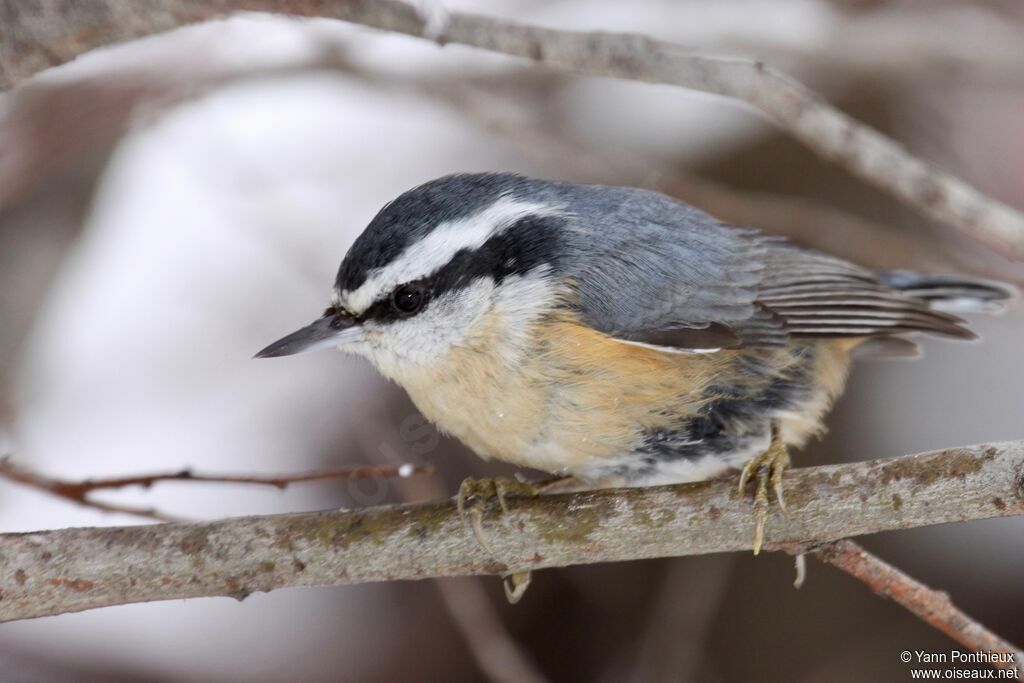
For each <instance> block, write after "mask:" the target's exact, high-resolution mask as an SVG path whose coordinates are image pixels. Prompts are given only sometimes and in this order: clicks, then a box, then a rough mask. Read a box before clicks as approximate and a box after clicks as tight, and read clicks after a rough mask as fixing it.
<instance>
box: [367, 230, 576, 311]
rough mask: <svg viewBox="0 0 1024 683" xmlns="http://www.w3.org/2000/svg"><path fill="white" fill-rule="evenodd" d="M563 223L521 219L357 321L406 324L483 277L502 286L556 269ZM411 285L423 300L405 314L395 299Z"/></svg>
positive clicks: (374, 306) (389, 297)
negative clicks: (541, 270)
mask: <svg viewBox="0 0 1024 683" xmlns="http://www.w3.org/2000/svg"><path fill="white" fill-rule="evenodd" d="M565 220H566V219H564V218H561V217H559V216H537V215H534V216H527V217H525V218H521V219H520V220H518V221H517V222H516V223H515V224H513V225H512V226H510V227H508V228H507V229H505V230H503V231H502V232H500V233H498V234H497V235H493V236H492V237H491V238H490V239H488V240H487V241H486V242H484V244H482V245H481V246H480V247H478V248H476V249H462V250H460V251H458V252H456V253H455V255H454V256H452V258H451V260H450V261H449V262H448V263H447V264H445V265H444V266H443V267H441V268H440V269H439V270H438V271H437V272H435V273H434V274H433V275H431V276H429V277H427V278H424V279H423V280H418V281H414V282H408V283H404V284H402V285H400V286H398V287H396V288H395V289H394V290H392V291H391V292H388V294H387V296H383V297H381V298H380V299H378V300H377V301H376V302H374V303H373V304H372V305H371V306H370V307H369V308H368V309H366V311H364V312H363V314H362V315H360V316H359V319H360V321H363V320H374V321H377V322H391V321H395V320H402V319H405V318H409V317H412V316H414V315H416V314H417V313H419V312H421V311H423V310H424V309H426V308H427V307H428V306H429V304H430V301H432V300H433V299H437V298H439V297H441V296H443V295H445V294H447V293H449V292H452V291H456V290H459V289H465V288H466V287H468V286H470V285H471V284H472V283H473V282H475V281H476V280H478V279H480V278H489V279H492V280H494V282H495V283H496V284H498V285H500V284H501V283H502V282H503V281H504V280H505V278H507V277H510V276H514V275H525V274H526V273H529V272H530V271H532V270H533V269H535V268H537V267H538V266H540V265H548V266H551V267H552V268H555V269H557V266H558V255H559V253H560V244H561V243H560V235H561V229H562V226H563V224H564V222H565ZM407 287H409V288H415V289H416V290H417V291H418V292H419V293H420V297H421V300H420V302H419V305H418V306H417V307H415V310H410V311H404V310H402V309H400V308H398V307H397V306H396V305H395V295H396V294H397V293H398V292H400V291H401V290H402V289H403V288H407Z"/></svg>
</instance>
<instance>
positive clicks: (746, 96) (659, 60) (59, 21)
mask: <svg viewBox="0 0 1024 683" xmlns="http://www.w3.org/2000/svg"><path fill="white" fill-rule="evenodd" d="M58 5H59V6H60V7H64V3H58V2H57V0H16V1H15V0H6V2H5V4H3V5H0V9H2V12H0V18H2V19H3V20H2V21H0V87H11V86H13V85H15V84H16V83H17V82H19V81H21V80H23V79H25V78H27V77H28V76H30V75H32V74H34V73H36V72H38V71H40V70H42V69H44V68H46V67H47V66H52V65H55V64H61V63H63V62H66V61H69V60H71V59H73V58H74V57H76V56H78V55H80V54H82V53H84V52H86V51H88V50H90V49H94V48H97V47H102V46H105V45H110V44H114V43H118V42H123V41H126V40H131V39H133V38H139V37H142V36H147V35H151V34H154V33H159V32H163V31H168V30H171V29H173V28H177V27H179V26H183V25H186V24H191V23H196V22H201V21H206V20H209V19H214V18H219V17H222V16H224V15H227V14H230V13H232V12H237V11H244V10H252V11H263V12H277V13H281V14H288V15H294V16H306V17H328V18H335V19H341V20H344V21H350V22H353V23H358V24H363V25H365V26H370V27H373V28H378V29H383V30H387V31H394V32H398V33H404V34H407V35H410V36H416V37H420V38H427V39H430V40H435V41H437V42H438V43H440V44H445V43H458V44H462V45H468V46H472V47H477V48H481V49H484V50H489V51H492V52H498V53H501V54H505V55H509V56H513V57H522V58H526V59H531V60H533V61H535V62H538V63H540V64H543V65H544V66H547V67H549V68H553V69H557V70H560V71H565V72H568V73H573V74H578V75H584V76H605V77H611V78H623V79H629V80H635V81H642V82H647V83H662V84H668V85H675V86H680V87H683V88H689V89H691V90H698V91H702V92H707V93H713V94H716V95H724V96H726V97H731V98H735V99H738V100H740V101H743V102H746V103H748V104H750V105H752V106H754V107H756V108H757V109H759V110H760V111H761V112H762V113H764V114H765V115H766V116H768V118H770V119H771V120H772V121H773V122H774V123H775V124H776V125H777V126H778V127H779V128H780V129H781V130H783V131H785V132H787V133H789V134H790V135H792V136H793V137H794V138H795V139H797V140H799V141H800V142H802V143H803V144H805V145H806V146H807V147H808V148H810V149H812V150H813V151H815V152H817V153H818V154H819V155H821V156H822V157H824V158H826V159H830V160H832V161H834V162H835V163H837V164H839V165H841V166H843V167H844V168H846V169H847V170H849V171H850V172H851V173H853V174H855V175H857V176H858V177H860V178H861V179H862V180H865V181H866V182H868V183H871V184H872V185H874V186H875V187H877V188H878V189H880V190H882V191H884V192H888V193H889V194H891V195H892V196H894V197H896V198H897V199H899V200H901V201H903V202H904V203H905V204H907V205H908V206H911V207H913V208H915V209H916V210H918V211H919V212H921V213H922V214H924V215H926V216H929V217H931V218H933V219H935V220H939V221H942V222H945V223H947V224H949V225H951V226H953V227H955V228H957V229H959V230H961V231H963V232H965V233H966V234H968V235H971V236H972V237H974V238H975V239H977V240H979V241H981V242H983V243H985V244H987V245H988V246H990V247H991V248H993V249H995V250H997V251H999V252H1001V253H1003V254H1004V255H1006V256H1008V257H1010V258H1013V259H1018V260H1024V216H1022V215H1021V213H1020V212H1018V211H1016V210H1014V209H1012V208H1011V207H1009V206H1007V205H1005V204H1002V203H1000V202H998V201H995V200H993V199H991V198H989V197H986V196H985V195H983V194H982V193H980V192H978V191H977V190H976V189H975V188H973V187H971V186H970V185H968V184H967V183H965V182H963V181H961V180H960V179H958V178H956V177H955V176H953V175H951V174H949V173H946V172H944V171H942V170H940V169H938V168H936V167H934V166H932V165H930V164H928V163H926V162H924V161H923V160H921V159H918V158H916V157H914V156H913V155H911V154H910V153H909V152H908V151H907V150H906V149H905V148H904V147H903V146H902V145H900V144H899V143H897V142H896V141H894V140H892V139H891V138H889V137H887V136H885V135H882V134H881V133H879V132H878V131H876V130H874V129H872V128H870V127H868V126H865V125H862V124H860V123H858V122H857V121H855V120H854V119H852V118H851V117H849V116H847V115H846V114H844V113H842V112H840V111H839V110H838V109H836V108H835V107H832V106H831V105H829V104H828V103H827V102H825V101H824V100H823V99H822V98H821V97H819V96H818V95H817V94H816V93H814V92H813V91H811V90H809V89H808V88H806V87H805V86H803V85H801V84H800V83H798V82H797V81H795V80H793V79H792V78H790V77H788V76H786V75H785V74H782V73H780V72H778V71H775V70H773V69H771V68H769V67H766V66H765V65H764V64H763V63H761V62H757V61H752V60H746V59H725V58H718V57H706V56H700V55H694V54H691V53H690V52H688V51H687V50H686V48H684V47H683V46H681V45H677V44H674V43H668V42H664V41H658V40H654V39H652V38H650V37H647V36H643V35H636V34H625V33H601V32H579V31H561V30H554V29H546V28H540V27H537V26H530V25H527V24H520V23H516V22H512V21H507V20H504V19H498V18H495V17H488V16H482V15H477V14H469V13H462V12H451V13H447V12H441V11H438V12H435V13H434V16H432V17H430V18H429V19H428V18H425V17H424V15H423V13H421V12H420V11H419V10H418V9H417V8H416V7H414V6H412V5H410V4H407V3H405V2H402V1H401V0H374V1H373V2H370V1H367V0H145V1H143V0H135V1H131V2H126V1H125V0H92V1H91V2H88V3H78V4H77V5H75V6H74V11H67V12H60V11H58Z"/></svg>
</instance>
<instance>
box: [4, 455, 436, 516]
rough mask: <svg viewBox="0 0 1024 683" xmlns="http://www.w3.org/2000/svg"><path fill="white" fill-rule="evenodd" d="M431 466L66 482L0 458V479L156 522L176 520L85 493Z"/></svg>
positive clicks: (289, 480)
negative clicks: (168, 483)
mask: <svg viewBox="0 0 1024 683" xmlns="http://www.w3.org/2000/svg"><path fill="white" fill-rule="evenodd" d="M431 473H433V467H431V466H424V465H412V464H406V465H400V466H398V467H390V466H374V467H338V468H335V469H329V470H314V471H311V472H295V473H288V474H272V475H253V474H195V473H194V472H192V470H190V469H184V470H179V471H178V472H160V473H156V474H141V475H133V476H129V477H113V478H110V479H84V480H81V481H70V480H67V479H58V478H56V477H49V476H46V475H44V474H40V473H38V472H34V471H32V470H30V469H28V468H26V467H22V466H20V465H15V464H14V462H13V461H12V460H11V459H10V458H9V457H3V458H0V478H2V479H7V480H8V481H12V482H15V483H18V484H22V485H24V486H28V487H31V488H34V489H38V490H40V491H45V492H46V493H49V494H52V495H54V496H57V497H59V498H64V499H66V500H70V501H72V502H74V503H78V504H79V505H84V506H86V507H92V508H96V509H98V510H102V511H104V512H120V513H123V514H128V515H136V516H138V517H145V518H147V519H152V520H156V521H158V522H173V521H179V520H178V519H177V518H175V517H172V516H171V515H167V514H164V513H162V512H159V511H157V510H154V509H153V508H140V507H135V506H130V505H122V504H120V503H104V502H102V501H98V500H95V499H94V498H92V497H91V496H90V495H89V494H91V493H93V492H94V491H103V490H110V489H123V488H127V487H129V486H141V487H143V488H149V487H151V486H152V485H153V484H156V483H159V482H162V481H196V482H213V483H219V484H257V485H262V486H273V487H274V488H278V489H284V488H287V487H288V486H289V485H291V484H298V483H303V482H311V481H324V480H328V479H374V478H382V477H409V476H412V475H414V474H431Z"/></svg>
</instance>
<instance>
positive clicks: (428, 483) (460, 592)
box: [367, 426, 547, 683]
mask: <svg viewBox="0 0 1024 683" xmlns="http://www.w3.org/2000/svg"><path fill="white" fill-rule="evenodd" d="M382 429H383V431H384V433H385V434H389V435H391V436H394V437H395V439H394V443H395V444H398V447H397V448H395V446H394V445H390V444H389V446H388V447H387V448H382V447H377V448H372V449H367V455H368V456H371V457H377V458H378V459H383V458H388V459H394V458H399V457H400V458H402V459H403V460H409V461H412V460H415V456H416V454H415V453H408V452H404V451H406V450H407V449H406V446H407V445H408V444H407V440H406V439H403V438H402V436H401V434H400V433H398V432H397V431H394V430H392V429H391V428H389V427H386V426H385V427H383V428H382ZM377 434H378V435H379V434H380V431H378V432H377ZM383 438H387V436H385V437H383ZM384 443H386V442H384ZM400 494H401V496H402V499H403V500H405V501H406V502H409V501H410V500H415V499H420V500H423V499H436V498H440V497H442V496H444V490H443V489H442V487H441V485H440V484H439V482H438V481H437V479H435V478H430V479H427V478H420V479H417V480H415V481H409V482H407V483H406V486H404V487H402V490H400ZM431 583H432V584H433V586H434V588H436V589H437V593H438V596H439V597H440V599H441V602H442V603H443V604H444V607H445V610H446V611H447V612H448V616H449V617H450V618H451V620H452V623H453V624H454V625H455V628H456V629H458V631H459V633H460V634H461V635H462V638H463V640H465V641H466V645H467V646H468V648H469V653H470V655H471V656H472V657H473V661H474V662H476V665H477V667H479V669H480V671H481V672H483V674H484V675H485V676H486V677H487V680H489V681H492V682H493V683H546V681H547V678H546V677H545V676H544V674H543V672H542V671H541V670H540V668H539V667H538V666H537V663H536V662H535V661H534V659H533V657H531V656H530V654H529V653H528V652H526V651H525V650H524V649H523V647H522V646H521V645H520V644H519V643H518V642H517V641H516V639H515V637H514V636H513V635H512V634H511V633H509V630H508V628H506V626H505V624H504V622H503V621H502V619H501V615H500V614H499V613H498V610H497V608H496V607H495V605H494V603H493V602H492V601H491V599H490V597H488V595H487V591H486V590H485V589H484V586H483V580H482V579H480V578H477V577H474V576H467V577H462V578H458V579H436V580H434V581H432V582H431Z"/></svg>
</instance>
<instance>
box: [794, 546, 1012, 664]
mask: <svg viewBox="0 0 1024 683" xmlns="http://www.w3.org/2000/svg"><path fill="white" fill-rule="evenodd" d="M814 554H815V555H816V556H817V557H818V558H820V559H821V560H822V561H824V562H827V563H829V564H831V565H833V566H835V567H838V568H839V569H842V570H843V571H844V572H846V573H847V574H849V575H850V576H853V577H855V578H857V579H860V580H861V581H863V582H864V583H865V584H866V585H867V586H868V588H870V589H871V590H872V591H874V592H875V593H876V594H877V595H881V596H882V597H886V598H891V599H892V600H895V601H896V602H898V603H899V604H900V605H902V606H903V607H905V608H907V609H908V610H910V611H911V612H912V613H914V614H915V615H917V616H918V617H920V618H921V619H922V620H923V621H924V622H926V623H928V624H931V625H932V626H934V627H935V628H936V629H938V630H940V631H942V632H943V633H945V634H946V635H947V636H949V637H950V638H952V639H953V640H956V641H957V642H958V643H960V644H961V645H963V646H964V647H967V648H970V649H971V650H973V651H975V652H983V653H989V654H994V653H1003V654H1006V655H1011V656H1010V657H1007V658H1005V659H1004V658H999V657H996V658H993V660H992V661H991V662H990V663H991V664H992V665H993V666H996V667H998V668H1001V669H1016V671H1017V672H1018V680H1020V673H1021V672H1022V671H1024V651H1022V650H1021V649H1020V648H1018V647H1016V646H1014V645H1013V644H1012V643H1009V642H1008V641H1006V640H1003V639H1002V638H1000V637H999V636H997V635H996V634H995V633H992V631H990V630H988V629H987V628H985V626H983V625H982V624H979V623H978V622H977V621H975V620H974V619H972V618H971V617H969V616H967V615H966V614H964V613H963V612H962V611H961V610H960V609H958V608H957V607H956V605H954V604H953V602H952V601H951V600H950V599H949V596H948V595H947V594H946V593H943V592H941V591H937V590H935V589H934V588H929V587H928V586H926V585H924V584H923V583H921V582H920V581H917V580H916V579H914V578H911V577H910V576H907V575H906V574H904V573H903V572H901V571H900V570H899V569H896V568H895V567H893V566H892V565H890V564H888V563H887V562H884V561H883V560H880V559H879V558H877V557H875V556H874V555H872V554H871V553H869V552H868V551H867V550H865V549H864V548H862V547H861V546H859V545H857V544H856V543H854V542H853V541H849V540H841V541H834V542H832V543H826V544H825V545H823V546H821V547H819V548H817V549H815V550H814Z"/></svg>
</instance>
